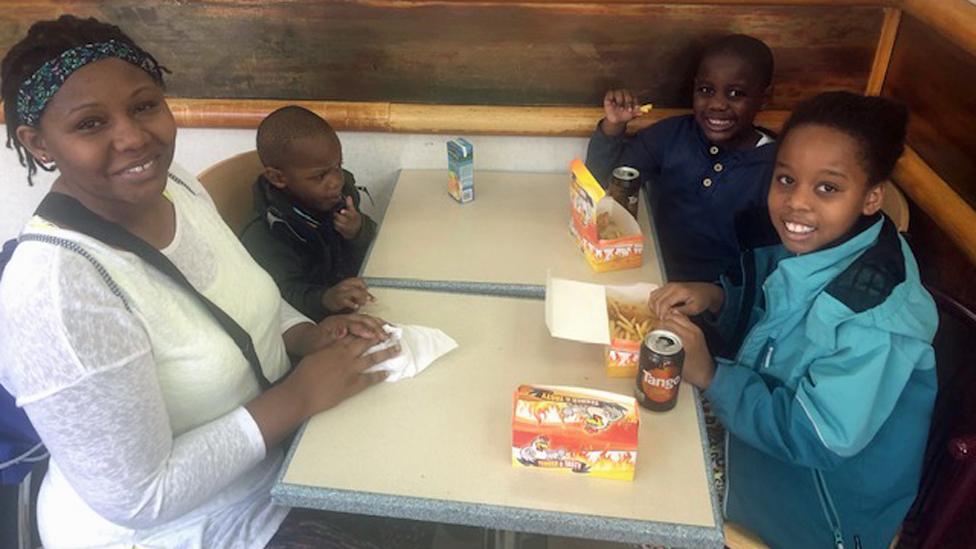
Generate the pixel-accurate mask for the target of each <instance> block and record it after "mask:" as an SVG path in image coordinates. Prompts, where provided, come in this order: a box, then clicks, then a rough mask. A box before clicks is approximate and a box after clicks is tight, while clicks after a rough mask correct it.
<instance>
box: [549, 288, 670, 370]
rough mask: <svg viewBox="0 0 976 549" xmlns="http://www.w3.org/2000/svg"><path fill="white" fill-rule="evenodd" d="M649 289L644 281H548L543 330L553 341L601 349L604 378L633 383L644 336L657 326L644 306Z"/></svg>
mask: <svg viewBox="0 0 976 549" xmlns="http://www.w3.org/2000/svg"><path fill="white" fill-rule="evenodd" d="M655 288H657V286H656V285H655V284H649V283H641V284H631V285H629V286H604V285H601V284H590V283H587V282H579V281H576V280H567V279H563V278H553V277H548V278H547V280H546V326H547V327H548V328H549V333H550V334H551V335H552V336H553V337H558V338H561V339H571V340H573V341H583V342H585V343H600V344H603V345H605V346H606V347H605V351H604V358H605V364H606V373H607V375H608V376H609V377H626V378H631V379H634V378H635V377H636V375H637V367H638V361H639V359H640V348H641V343H642V342H643V341H644V336H646V335H647V334H648V333H649V332H650V331H651V330H653V329H655V328H657V327H658V324H659V321H658V319H657V318H655V316H654V314H653V313H652V312H651V310H650V308H649V307H648V306H647V298H648V297H649V296H650V295H651V292H652V291H654V289H655Z"/></svg>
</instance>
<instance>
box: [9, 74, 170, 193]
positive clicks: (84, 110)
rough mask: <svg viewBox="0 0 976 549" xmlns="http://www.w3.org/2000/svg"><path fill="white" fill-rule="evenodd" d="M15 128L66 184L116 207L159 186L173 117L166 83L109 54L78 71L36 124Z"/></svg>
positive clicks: (162, 181)
mask: <svg viewBox="0 0 976 549" xmlns="http://www.w3.org/2000/svg"><path fill="white" fill-rule="evenodd" d="M17 135H18V138H19V139H20V140H21V142H22V143H24V145H25V146H27V148H28V149H29V150H30V151H31V153H32V154H34V156H35V157H46V158H48V159H49V160H51V161H53V162H54V163H55V164H56V165H57V167H58V171H59V172H60V177H59V181H60V182H62V183H63V184H64V185H66V186H68V187H70V188H72V189H75V190H76V191H77V192H79V193H81V194H83V195H86V196H88V197H89V198H90V199H91V200H93V201H95V202H97V203H100V205H101V206H103V207H104V206H108V207H111V208H115V207H119V206H125V205H133V204H135V205H138V204H145V203H146V202H147V201H148V200H152V199H154V198H156V197H158V196H159V195H160V194H161V193H162V191H163V189H164V188H165V187H166V177H167V171H168V170H169V166H170V164H171V163H172V161H173V149H174V145H175V142H176V123H175V121H174V120H173V115H172V113H171V112H170V110H169V107H168V106H167V104H166V101H165V98H164V97H163V90H162V89H161V88H160V87H159V86H158V85H157V84H156V83H155V81H153V79H152V78H151V77H150V76H149V75H148V74H146V72H145V71H143V70H142V69H139V68H138V67H136V66H134V65H132V64H130V63H128V62H126V61H122V60H120V59H114V58H110V59H103V60H101V61H95V62H93V63H90V64H88V65H86V66H84V67H82V68H80V69H78V70H77V71H75V73H74V74H72V75H71V76H70V77H68V79H67V81H65V83H64V85H63V86H61V88H60V89H59V90H58V92H57V93H56V94H55V95H54V97H53V98H52V99H51V101H50V102H49V103H48V104H47V107H46V108H45V110H44V114H43V115H42V117H41V121H40V124H39V125H38V126H37V127H36V128H31V127H28V126H20V127H19V128H18V130H17Z"/></svg>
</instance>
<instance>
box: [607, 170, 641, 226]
mask: <svg viewBox="0 0 976 549" xmlns="http://www.w3.org/2000/svg"><path fill="white" fill-rule="evenodd" d="M640 187H641V181H640V172H639V171H638V170H637V169H636V168H631V167H630V166H620V167H619V168H615V169H614V170H613V173H612V176H611V178H610V186H609V187H608V188H607V194H609V195H610V196H612V197H613V198H614V200H616V201H617V202H619V203H620V205H621V206H623V207H624V208H626V209H627V211H628V212H630V215H632V216H634V219H637V201H638V200H639V199H640Z"/></svg>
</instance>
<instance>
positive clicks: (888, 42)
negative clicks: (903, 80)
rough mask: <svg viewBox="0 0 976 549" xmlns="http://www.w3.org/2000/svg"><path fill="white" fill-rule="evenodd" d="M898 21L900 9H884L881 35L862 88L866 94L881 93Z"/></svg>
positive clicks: (893, 45) (893, 46) (893, 47)
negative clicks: (864, 85) (866, 81)
mask: <svg viewBox="0 0 976 549" xmlns="http://www.w3.org/2000/svg"><path fill="white" fill-rule="evenodd" d="M900 22H901V10H900V9H897V8H885V9H884V22H883V23H882V24H881V36H879V37H878V49H877V50H875V52H874V63H873V64H872V65H871V75H870V76H869V77H868V85H867V87H866V88H865V90H864V93H865V94H866V95H881V88H882V87H883V86H884V81H885V75H886V74H888V65H889V62H890V61H891V51H892V50H894V49H895V38H896V37H897V36H898V24H899V23H900Z"/></svg>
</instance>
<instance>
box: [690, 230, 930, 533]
mask: <svg viewBox="0 0 976 549" xmlns="http://www.w3.org/2000/svg"><path fill="white" fill-rule="evenodd" d="M763 216H766V222H765V225H766V226H768V227H767V228H766V229H765V230H763V231H761V232H764V233H766V234H765V236H761V237H760V240H759V242H758V244H759V245H758V246H754V247H749V243H748V242H746V243H744V244H745V245H746V246H747V247H745V248H743V249H747V251H746V252H744V253H743V255H742V276H741V277H739V278H738V280H733V279H732V278H725V279H723V286H724V288H725V292H726V301H725V305H724V307H723V311H722V313H721V315H720V316H719V318H718V319H717V326H718V328H719V331H720V332H721V333H722V334H723V335H724V336H725V337H726V338H727V341H729V342H730V346H729V347H727V348H731V349H735V352H734V353H733V354H731V356H729V357H728V358H721V357H719V358H717V359H716V362H717V370H716V374H715V377H714V380H713V381H712V383H711V385H710V386H709V387H708V390H706V391H705V393H704V394H705V397H706V398H708V399H709V400H710V401H711V402H712V404H713V408H714V410H715V413H716V415H717V416H718V418H719V420H720V421H721V422H722V424H723V425H725V427H726V429H727V431H728V438H727V441H726V444H727V446H726V448H727V450H726V452H727V453H726V467H727V478H728V490H727V494H726V500H725V502H724V508H725V509H724V510H725V515H726V517H727V518H728V519H729V520H731V521H734V522H737V523H740V524H742V525H744V526H745V527H747V528H748V529H750V530H752V531H753V532H755V533H756V534H757V535H759V536H760V537H761V538H762V539H763V540H764V541H765V542H766V543H767V544H769V545H770V546H772V547H776V548H779V547H784V548H790V549H793V548H798V549H802V548H808V547H809V548H822V547H835V548H839V547H846V548H848V549H853V548H856V547H863V548H865V549H868V548H886V547H888V544H889V543H890V542H891V540H892V538H893V537H894V535H895V532H896V531H897V529H898V526H899V525H900V524H901V521H902V519H903V518H904V516H905V513H906V512H907V510H908V508H909V506H910V505H911V503H912V501H913V500H914V499H915V494H916V492H917V489H918V483H919V478H920V476H921V467H922V457H923V454H924V450H925V443H926V439H927V436H928V430H929V421H930V418H931V414H932V407H933V404H934V401H935V394H936V374H935V355H934V353H933V350H932V346H931V342H932V338H933V336H934V335H935V330H936V326H937V323H938V317H937V313H936V308H935V304H934V303H933V301H932V298H931V296H930V295H929V294H928V292H927V291H926V290H925V289H924V288H923V286H922V284H921V283H920V281H919V275H918V267H917V265H916V263H915V259H914V257H913V256H912V252H911V250H910V249H909V247H908V245H907V243H905V241H904V240H903V239H902V238H901V236H900V235H899V234H898V232H897V230H896V229H895V227H894V225H893V224H892V223H891V221H890V220H888V219H887V218H883V217H882V216H880V215H878V216H874V217H872V218H863V219H862V220H861V221H860V222H859V223H858V225H857V226H856V227H855V229H854V230H853V231H852V232H851V234H850V235H849V236H848V237H847V239H846V240H842V241H841V242H839V243H836V244H835V245H833V246H831V247H828V248H825V249H823V250H820V251H817V252H814V253H811V254H808V255H800V256H796V255H792V254H790V253H789V252H788V251H786V250H785V248H784V247H783V246H782V245H781V244H779V240H778V238H776V237H775V232H772V234H771V235H770V234H769V233H768V231H772V230H773V229H772V227H771V226H769V222H768V214H765V213H764V214H763ZM753 225H754V226H757V227H761V226H762V223H761V222H758V223H753ZM773 240H775V242H776V243H775V244H771V242H772V241H773ZM753 244H756V242H753ZM764 244H765V245H764ZM726 355H727V356H728V355H729V354H728V353H726Z"/></svg>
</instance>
